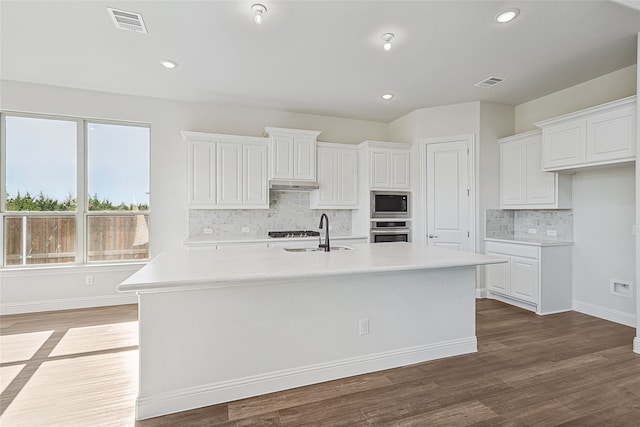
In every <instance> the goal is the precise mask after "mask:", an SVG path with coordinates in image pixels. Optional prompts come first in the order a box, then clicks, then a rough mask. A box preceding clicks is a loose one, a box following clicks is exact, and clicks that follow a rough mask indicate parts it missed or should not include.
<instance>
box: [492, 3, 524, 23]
mask: <svg viewBox="0 0 640 427" xmlns="http://www.w3.org/2000/svg"><path fill="white" fill-rule="evenodd" d="M519 14H520V9H517V8H515V7H512V8H510V9H506V10H503V11H502V12H500V13H498V14H497V15H496V16H494V18H493V20H494V21H496V22H498V23H500V24H506V23H507V22H510V21H513V20H514V19H515V18H516V16H518V15H519Z"/></svg>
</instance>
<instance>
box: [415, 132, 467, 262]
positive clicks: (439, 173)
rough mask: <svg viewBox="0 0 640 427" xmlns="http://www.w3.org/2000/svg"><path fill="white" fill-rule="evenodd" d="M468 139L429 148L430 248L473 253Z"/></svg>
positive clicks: (428, 242)
mask: <svg viewBox="0 0 640 427" xmlns="http://www.w3.org/2000/svg"><path fill="white" fill-rule="evenodd" d="M468 150H469V142H468V140H467V139H460V140H451V141H446V142H439V143H433V144H427V158H426V163H427V164H426V178H427V187H426V190H427V194H426V202H427V245H429V246H438V247H443V248H448V249H456V250H464V251H473V243H472V238H471V232H470V230H471V224H472V221H471V215H470V209H469V208H470V207H471V197H470V185H469V178H470V175H471V173H470V166H471V165H470V160H469V159H470V156H469V151H468Z"/></svg>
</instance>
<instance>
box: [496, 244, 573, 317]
mask: <svg viewBox="0 0 640 427" xmlns="http://www.w3.org/2000/svg"><path fill="white" fill-rule="evenodd" d="M485 253H486V254H487V255H495V256H499V257H502V258H506V259H508V260H509V262H507V263H504V264H493V265H487V266H486V267H485V283H486V286H487V294H488V297H489V298H495V299H498V300H500V301H503V302H507V303H510V304H513V305H517V306H519V307H521V308H525V309H527V310H531V311H535V312H536V313H538V314H551V313H557V312H561V311H568V310H571V308H572V293H571V243H569V242H566V243H560V242H553V243H548V244H547V243H539V244H535V243H529V242H518V241H493V240H486V241H485Z"/></svg>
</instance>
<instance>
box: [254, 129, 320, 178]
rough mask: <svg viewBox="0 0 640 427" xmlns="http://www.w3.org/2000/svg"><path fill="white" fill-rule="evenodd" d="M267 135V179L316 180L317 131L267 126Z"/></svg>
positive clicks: (318, 133)
mask: <svg viewBox="0 0 640 427" xmlns="http://www.w3.org/2000/svg"><path fill="white" fill-rule="evenodd" d="M264 133H265V135H266V136H268V137H269V141H270V143H269V150H270V155H269V157H270V162H269V163H270V167H269V170H270V172H269V179H273V180H286V181H307V182H311V181H315V180H316V143H317V142H316V141H317V138H318V135H320V132H319V131H310V130H300V129H284V128H274V127H267V128H265V131H264Z"/></svg>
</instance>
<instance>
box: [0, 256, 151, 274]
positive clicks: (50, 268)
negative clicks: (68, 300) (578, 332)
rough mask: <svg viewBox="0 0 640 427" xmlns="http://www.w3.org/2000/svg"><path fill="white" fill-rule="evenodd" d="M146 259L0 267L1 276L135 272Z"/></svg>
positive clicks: (144, 263)
mask: <svg viewBox="0 0 640 427" xmlns="http://www.w3.org/2000/svg"><path fill="white" fill-rule="evenodd" d="M148 262H149V260H147V261H135V262H119V263H101V264H64V265H47V266H43V265H33V266H23V265H19V266H15V267H14V266H5V267H0V275H2V277H20V276H27V275H33V276H40V275H51V274H90V273H100V272H114V271H131V272H132V273H133V272H136V271H138V270H139V269H140V268H142V267H144V266H145V265H147V263H148Z"/></svg>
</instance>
